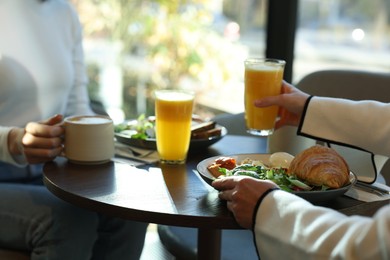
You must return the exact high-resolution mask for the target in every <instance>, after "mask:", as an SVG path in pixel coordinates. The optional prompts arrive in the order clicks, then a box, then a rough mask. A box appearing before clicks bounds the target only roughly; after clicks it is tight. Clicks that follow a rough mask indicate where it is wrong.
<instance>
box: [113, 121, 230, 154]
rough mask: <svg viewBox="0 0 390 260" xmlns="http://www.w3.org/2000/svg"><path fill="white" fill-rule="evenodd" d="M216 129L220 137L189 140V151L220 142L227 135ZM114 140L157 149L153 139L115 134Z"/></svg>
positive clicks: (223, 128) (222, 129)
mask: <svg viewBox="0 0 390 260" xmlns="http://www.w3.org/2000/svg"><path fill="white" fill-rule="evenodd" d="M217 127H220V128H221V135H220V136H211V137H209V138H207V139H191V142H190V151H195V150H199V149H204V148H207V147H209V146H210V145H212V144H214V143H216V142H218V141H219V140H221V139H222V138H223V137H224V136H225V135H226V134H227V129H226V128H225V127H223V126H220V125H217ZM115 138H116V140H117V141H118V142H120V143H123V144H127V145H130V146H134V147H138V148H144V149H152V150H156V149H157V147H156V139H155V138H148V139H146V140H142V139H135V138H131V137H130V136H129V135H126V134H121V133H115Z"/></svg>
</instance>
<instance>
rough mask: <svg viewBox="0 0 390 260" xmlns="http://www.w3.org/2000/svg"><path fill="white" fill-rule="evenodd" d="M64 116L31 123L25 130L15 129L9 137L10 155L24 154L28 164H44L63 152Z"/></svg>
mask: <svg viewBox="0 0 390 260" xmlns="http://www.w3.org/2000/svg"><path fill="white" fill-rule="evenodd" d="M61 122H62V115H55V116H53V117H51V118H49V119H47V120H44V121H41V122H30V123H28V124H27V125H26V127H25V129H20V128H14V129H12V130H11V132H10V134H9V135H8V146H9V150H10V153H11V154H12V155H14V156H16V155H20V154H22V153H24V155H25V157H26V160H27V162H28V163H31V164H34V163H44V162H47V161H51V160H53V159H54V158H55V157H56V156H58V155H59V154H61V152H62V135H63V134H64V128H63V127H62V126H61V125H60V124H61Z"/></svg>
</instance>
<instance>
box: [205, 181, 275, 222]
mask: <svg viewBox="0 0 390 260" xmlns="http://www.w3.org/2000/svg"><path fill="white" fill-rule="evenodd" d="M212 185H213V187H214V188H216V189H217V190H219V191H220V192H219V198H220V199H223V200H226V201H227V207H228V209H229V210H230V211H231V212H233V215H234V217H235V219H236V220H237V222H238V224H239V225H240V226H242V227H243V228H247V229H251V228H252V226H253V214H254V210H255V207H256V204H257V201H258V200H259V198H260V197H261V196H262V195H263V193H264V192H266V191H267V190H269V189H272V188H277V187H278V186H277V185H276V184H275V183H273V182H272V181H263V180H257V179H254V178H251V177H247V176H232V177H224V178H220V179H217V180H215V181H213V183H212Z"/></svg>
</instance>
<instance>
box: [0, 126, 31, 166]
mask: <svg viewBox="0 0 390 260" xmlns="http://www.w3.org/2000/svg"><path fill="white" fill-rule="evenodd" d="M11 129H12V127H0V145H1V146H0V160H1V161H3V162H7V163H11V164H13V165H15V166H20V167H23V166H26V165H27V160H26V157H25V156H24V153H22V154H21V155H17V156H13V155H11V154H10V152H9V150H8V134H9V132H10V131H11ZM22 138H23V133H19V134H18V136H17V139H18V142H19V143H20V144H21V143H22ZM21 146H22V145H21ZM21 151H23V146H22V149H21Z"/></svg>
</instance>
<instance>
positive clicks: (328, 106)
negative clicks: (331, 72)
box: [298, 97, 390, 156]
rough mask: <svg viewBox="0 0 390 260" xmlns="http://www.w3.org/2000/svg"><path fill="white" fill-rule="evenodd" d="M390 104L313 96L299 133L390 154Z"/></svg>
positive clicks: (376, 152) (377, 152)
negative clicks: (389, 119) (389, 120)
mask: <svg viewBox="0 0 390 260" xmlns="http://www.w3.org/2000/svg"><path fill="white" fill-rule="evenodd" d="M387 118H390V104H387V103H381V102H377V101H351V100H346V99H336V98H324V97H313V98H311V99H310V101H309V102H308V104H307V107H306V110H305V111H304V114H303V116H302V122H301V124H300V126H299V128H298V134H300V135H304V136H308V137H312V138H316V139H319V140H324V141H327V140H331V141H332V142H336V143H340V144H347V145H351V146H354V147H357V148H360V149H363V150H367V151H369V152H373V153H375V154H381V155H386V156H390V138H388V137H389V136H390V123H389V122H388V120H386V119H387Z"/></svg>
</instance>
